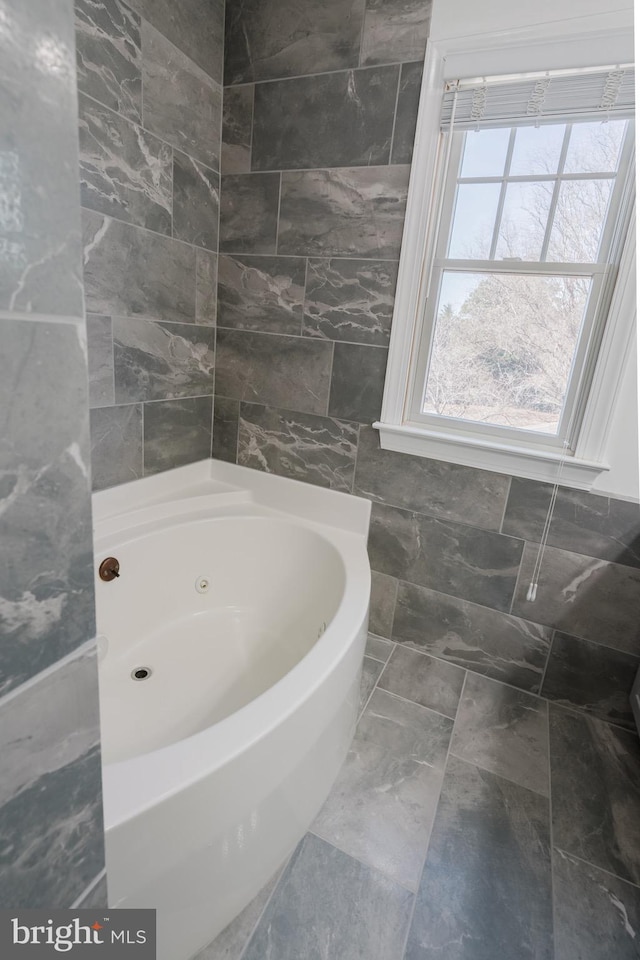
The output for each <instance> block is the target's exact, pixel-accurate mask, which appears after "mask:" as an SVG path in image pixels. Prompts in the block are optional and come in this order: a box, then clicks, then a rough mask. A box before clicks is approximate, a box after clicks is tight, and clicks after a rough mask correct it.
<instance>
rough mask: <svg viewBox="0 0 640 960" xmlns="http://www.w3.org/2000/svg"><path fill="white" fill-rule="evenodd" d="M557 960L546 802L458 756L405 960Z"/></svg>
mask: <svg viewBox="0 0 640 960" xmlns="http://www.w3.org/2000/svg"><path fill="white" fill-rule="evenodd" d="M552 957H553V944H552V918H551V867H550V861H549V807H548V803H547V801H546V800H545V799H544V798H543V797H541V796H540V795H539V794H537V793H533V792H532V791H530V790H526V789H525V788H524V787H520V786H518V785H517V784H514V783H511V782H510V781H509V780H504V779H502V778H501V777H497V776H496V775H495V774H493V773H488V772H487V771H485V770H481V769H479V768H478V767H476V766H473V765H472V764H468V763H464V762H463V761H461V760H458V759H456V758H455V757H451V758H450V759H449V763H448V764H447V773H446V776H445V780H444V784H443V787H442V796H441V798H440V805H439V807H438V813H437V816H436V820H435V823H434V826H433V831H432V836H431V842H430V844H429V853H428V855H427V861H426V864H425V868H424V872H423V875H422V880H421V882H420V889H419V891H418V895H417V901H416V909H415V914H414V917H413V921H412V924H411V930H410V933H409V940H408V944H407V952H406V954H405V958H406V960H552ZM572 960H577V958H575V957H574V958H572Z"/></svg>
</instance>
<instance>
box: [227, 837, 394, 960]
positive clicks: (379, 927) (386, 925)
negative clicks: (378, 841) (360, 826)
mask: <svg viewBox="0 0 640 960" xmlns="http://www.w3.org/2000/svg"><path fill="white" fill-rule="evenodd" d="M412 903H413V894H411V893H409V892H408V891H407V890H405V889H403V888H402V887H400V886H398V884H396V883H393V881H392V880H389V879H388V877H385V876H383V875H382V874H380V873H378V872H377V871H376V870H371V869H370V868H369V867H366V866H364V865H363V864H361V863H358V861H357V860H353V859H352V858H351V857H348V856H347V855H346V854H344V853H342V852H341V851H340V850H336V849H335V847H332V846H331V845H330V844H328V843H325V842H324V841H323V840H320V839H319V838H318V837H314V836H311V835H307V836H306V837H305V839H304V840H303V841H302V843H301V844H300V845H299V847H298V849H297V850H296V852H295V853H294V855H293V857H292V858H291V862H290V864H289V866H288V867H287V869H286V871H285V874H284V876H283V877H282V879H281V881H280V883H279V884H278V886H277V888H276V891H275V893H274V895H273V897H272V898H271V900H270V902H269V906H268V907H267V909H266V911H265V913H264V915H263V917H262V919H261V920H260V923H259V924H258V927H257V929H256V931H255V933H254V935H253V937H252V938H251V941H250V942H249V946H248V947H247V950H246V953H245V954H244V956H243V960H266V958H271V960H303V958H304V960H312V958H318V960H320V958H322V960H395V958H396V957H397V958H399V957H400V956H401V953H402V946H403V943H404V939H405V936H406V929H407V925H408V923H409V916H410V911H411V906H412Z"/></svg>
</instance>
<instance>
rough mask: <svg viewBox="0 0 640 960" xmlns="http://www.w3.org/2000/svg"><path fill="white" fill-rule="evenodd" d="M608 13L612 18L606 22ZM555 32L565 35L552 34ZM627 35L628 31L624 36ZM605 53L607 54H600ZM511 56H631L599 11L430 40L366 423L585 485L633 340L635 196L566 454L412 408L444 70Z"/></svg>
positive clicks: (434, 210) (387, 435) (507, 67)
mask: <svg viewBox="0 0 640 960" xmlns="http://www.w3.org/2000/svg"><path fill="white" fill-rule="evenodd" d="M612 20H613V18H612V17H611V18H609V21H608V23H609V25H610V26H611V23H612ZM559 34H560V35H561V36H562V41H561V43H560V44H559V43H558V39H559ZM631 43H632V36H631ZM603 57H604V58H605V59H603ZM514 59H515V61H516V62H518V63H519V64H520V65H521V69H522V71H523V72H524V71H534V70H547V69H554V68H561V67H571V68H577V67H587V66H598V65H605V64H606V63H616V62H619V63H622V62H629V61H632V60H633V50H632V46H630V40H629V29H628V26H622V25H615V26H613V27H612V28H611V29H609V30H605V31H603V29H602V21H600V22H599V23H598V24H595V23H594V24H593V25H592V26H591V28H589V27H587V29H586V30H583V31H582V32H579V31H578V30H576V28H575V21H574V23H573V24H569V25H563V24H560V25H558V24H541V25H539V26H536V27H532V28H526V29H524V30H523V29H519V30H518V31H510V30H505V31H503V32H502V33H501V34H500V35H498V36H496V35H494V36H493V38H492V39H491V41H489V42H488V43H487V45H486V47H485V48H484V49H482V44H481V43H480V42H479V41H478V39H477V38H476V39H474V38H463V39H449V40H443V41H439V42H432V41H429V43H428V44H427V55H426V59H425V70H424V76H423V81H422V90H421V96H420V108H419V112H418V122H417V129H416V140H415V146H414V155H413V162H412V168H411V178H410V182H409V193H408V199H407V216H406V219H405V226H404V233H403V240H402V249H401V256H400V266H399V271H398V289H397V294H396V301H395V306H394V315H393V325H392V332H391V342H390V346H389V360H388V364H387V374H386V379H385V389H384V397H383V404H382V413H381V418H380V420H379V421H377V422H376V423H374V424H373V426H374V427H376V428H377V429H378V430H379V431H380V443H381V446H382V448H383V449H386V450H395V451H398V452H402V453H409V454H414V455H418V456H424V457H430V458H433V459H436V460H444V461H446V462H450V463H459V464H464V465H466V466H472V467H478V468H481V469H486V470H494V471H498V472H500V473H506V474H511V475H514V476H519V477H526V478H530V479H534V480H542V481H552V482H553V481H555V480H556V479H557V477H558V470H559V466H560V464H562V483H563V484H566V485H569V486H573V487H575V488H578V489H583V490H588V489H590V488H591V487H592V485H593V483H594V481H595V480H596V479H597V478H598V477H599V476H600V475H601V474H602V473H604V472H606V471H607V470H608V469H609V465H608V464H607V463H606V462H605V450H606V442H607V437H608V434H609V429H610V425H611V421H612V417H613V412H614V408H615V402H616V399H617V395H618V391H619V387H620V383H621V380H622V376H623V372H624V362H625V358H626V356H627V353H628V351H629V350H630V349H631V348H632V343H633V337H634V333H635V322H636V286H635V257H636V253H635V204H634V208H633V210H632V211H631V216H630V226H629V230H628V233H627V237H626V241H625V244H624V248H623V251H622V255H621V261H620V267H619V270H618V276H617V280H616V284H615V287H614V291H613V295H612V299H611V305H610V308H609V314H608V317H607V322H606V326H605V330H604V334H603V337H602V341H601V345H600V348H599V352H598V358H597V361H596V364H595V369H594V372H593V377H592V380H591V386H590V389H589V394H588V398H587V400H586V403H585V407H584V414H583V417H582V421H581V428H580V431H579V433H578V435H577V437H576V440H575V449H574V451H573V453H572V454H569V455H566V454H564V453H563V452H562V451H561V450H558V449H555V450H554V449H551V448H545V447H543V446H541V445H540V444H537V443H532V444H531V445H529V446H524V445H523V444H522V443H520V442H518V443H513V442H509V441H506V440H502V439H499V438H497V437H496V438H493V437H482V436H481V435H479V434H474V433H472V432H471V431H469V432H465V431H464V430H461V429H460V426H459V424H460V422H459V421H458V422H457V424H456V427H455V428H453V429H448V428H447V426H446V420H445V418H443V426H442V428H441V429H435V428H432V427H425V426H424V425H422V424H416V423H415V422H413V421H412V420H411V418H410V408H411V387H412V384H413V382H414V381H415V380H416V378H418V377H421V378H422V379H424V375H425V372H426V371H424V370H422V369H420V371H418V368H417V358H418V345H419V341H420V331H421V325H422V322H423V321H422V316H423V311H424V303H425V285H426V283H427V282H428V277H429V272H430V265H431V262H432V260H433V257H434V255H435V249H434V246H435V240H436V238H435V236H434V233H435V224H436V221H437V214H438V205H439V202H440V201H439V197H437V196H435V191H434V184H436V182H437V174H438V159H439V158H438V145H439V142H440V136H439V135H440V115H441V105H442V93H443V90H444V84H445V81H446V80H449V79H455V77H456V76H462V75H463V72H462V71H461V69H460V64H461V63H465V64H467V71H466V75H473V76H486V75H493V76H496V75H499V74H508V73H513V72H514V70H513V66H514Z"/></svg>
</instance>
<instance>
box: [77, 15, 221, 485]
mask: <svg viewBox="0 0 640 960" xmlns="http://www.w3.org/2000/svg"><path fill="white" fill-rule="evenodd" d="M75 12H76V38H77V70H78V87H79V91H80V97H79V131H80V191H81V202H82V207H83V218H82V231H83V247H84V284H85V298H86V309H87V321H88V338H89V392H90V401H91V408H92V409H91V460H92V467H93V486H94V489H103V488H104V487H109V486H113V485H115V484H118V483H124V482H126V481H128V480H133V479H136V478H138V477H141V476H145V475H148V474H151V473H157V472H158V471H160V470H167V469H170V468H171V467H176V466H180V465H182V464H184V463H189V462H191V461H194V460H200V459H202V458H204V457H208V456H210V455H211V445H212V426H213V376H214V357H215V350H216V329H215V324H216V282H217V281H216V277H217V266H218V264H217V260H218V256H217V255H218V220H219V206H220V145H221V125H222V68H223V57H222V46H223V22H224V0H188V2H184V3H171V2H168V0H167V2H165V0H148V2H147V0H127V2H122V0H76V2H75Z"/></svg>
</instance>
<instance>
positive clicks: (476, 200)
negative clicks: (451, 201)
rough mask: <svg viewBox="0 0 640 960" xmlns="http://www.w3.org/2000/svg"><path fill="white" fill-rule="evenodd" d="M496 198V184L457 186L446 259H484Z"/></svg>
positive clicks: (494, 220)
mask: <svg viewBox="0 0 640 960" xmlns="http://www.w3.org/2000/svg"><path fill="white" fill-rule="evenodd" d="M499 197H500V184H499V183H461V184H459V185H458V188H457V192H456V202H455V214H454V217H453V229H452V231H451V239H450V241H449V250H448V252H447V256H448V257H451V258H452V259H454V260H459V259H465V260H468V259H472V260H486V259H487V258H488V256H489V252H490V250H491V239H492V237H493V228H494V225H495V222H496V212H497V210H498V199H499Z"/></svg>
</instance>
